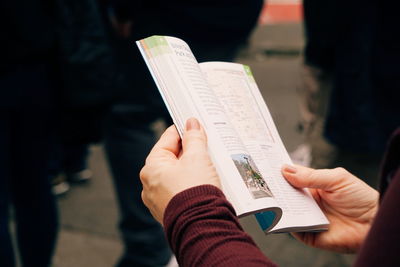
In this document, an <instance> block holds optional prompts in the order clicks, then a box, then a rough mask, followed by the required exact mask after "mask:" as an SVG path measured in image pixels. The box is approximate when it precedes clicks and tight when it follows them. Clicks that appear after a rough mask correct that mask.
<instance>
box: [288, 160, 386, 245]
mask: <svg viewBox="0 0 400 267" xmlns="http://www.w3.org/2000/svg"><path fill="white" fill-rule="evenodd" d="M282 174H283V176H284V177H285V178H286V180H287V181H288V182H289V183H290V184H292V185H293V186H294V187H297V188H309V189H310V192H311V194H312V196H313V197H314V199H315V200H316V202H317V203H318V205H319V206H320V208H321V209H322V211H323V212H324V213H325V215H326V216H327V218H328V220H329V222H330V225H329V229H328V231H325V232H319V233H312V232H307V233H293V235H294V236H295V237H296V238H297V239H299V240H301V241H302V242H304V243H305V244H307V245H309V246H312V247H317V248H322V249H328V250H332V251H337V252H347V253H349V252H356V251H357V250H358V249H359V247H360V246H361V244H362V243H363V242H364V239H365V237H366V235H367V233H368V231H369V229H370V227H371V224H372V221H373V220H374V217H375V214H376V212H377V209H378V200H379V193H378V192H377V191H376V190H375V189H373V188H372V187H370V186H368V185H367V184H366V183H364V182H363V181H362V180H360V179H359V178H357V177H355V176H354V175H352V174H351V173H349V172H348V171H346V170H345V169H343V168H336V169H321V170H315V169H310V168H306V167H302V166H289V165H285V166H283V168H282Z"/></svg>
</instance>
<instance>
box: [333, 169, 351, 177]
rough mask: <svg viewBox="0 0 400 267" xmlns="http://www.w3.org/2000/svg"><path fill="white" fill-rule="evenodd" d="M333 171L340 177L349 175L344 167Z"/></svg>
mask: <svg viewBox="0 0 400 267" xmlns="http://www.w3.org/2000/svg"><path fill="white" fill-rule="evenodd" d="M333 171H334V172H335V173H336V174H337V175H339V176H347V175H348V174H349V172H348V171H347V170H346V169H345V168H342V167H337V168H334V169H333Z"/></svg>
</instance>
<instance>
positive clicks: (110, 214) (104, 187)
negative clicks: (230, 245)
mask: <svg viewBox="0 0 400 267" xmlns="http://www.w3.org/2000/svg"><path fill="white" fill-rule="evenodd" d="M302 47H303V35H302V27H301V25H300V24H281V25H272V26H271V25H269V26H260V27H259V28H258V29H257V30H256V31H255V33H254V35H253V37H252V39H251V42H250V45H249V47H248V48H247V49H246V50H245V51H243V52H242V53H241V55H240V57H239V59H238V61H239V62H241V63H244V64H247V65H249V66H250V67H251V68H252V70H253V74H254V77H255V79H256V81H257V83H258V86H259V87H260V89H261V91H262V93H263V95H264V98H265V101H266V103H267V105H268V107H269V109H270V111H271V113H272V116H273V118H274V120H275V122H276V124H277V127H278V130H279V132H280V134H281V136H282V139H283V142H284V143H285V145H286V148H287V149H288V151H291V150H293V149H294V148H295V147H296V146H297V145H299V144H300V143H301V142H302V136H301V135H300V134H299V133H298V132H297V130H296V125H297V123H298V119H299V112H298V107H297V99H296V86H297V85H298V83H299V78H300V77H299V74H300V67H301V62H302V61H301V50H302ZM90 168H91V169H92V171H93V172H94V176H93V179H92V181H91V183H90V184H87V185H81V186H74V187H73V188H72V190H71V191H70V192H68V193H67V195H65V196H63V197H61V198H59V207H60V216H61V225H62V226H61V232H60V235H59V240H58V246H57V250H56V256H55V258H54V266H55V267H70V266H74V267H86V266H96V267H109V266H113V264H114V263H115V262H116V260H117V258H118V257H119V256H120V254H121V253H122V245H121V242H120V241H119V236H118V231H117V229H116V225H117V216H118V214H117V212H118V211H117V206H116V201H115V196H114V189H113V185H112V180H111V177H110V173H109V170H108V166H107V164H106V161H105V158H104V153H103V150H102V147H101V146H93V147H92V149H91V156H90ZM134 178H135V177H132V179H134ZM242 223H243V225H244V227H245V229H247V231H248V232H249V233H250V234H251V235H252V236H253V238H254V239H255V240H256V242H257V243H258V244H259V246H260V247H261V248H262V250H263V251H264V252H265V253H266V255H268V256H269V257H270V258H272V259H273V260H274V261H275V262H276V263H278V264H279V265H280V266H311V267H312V266H316V267H317V266H321V267H322V266H349V265H350V264H351V262H352V257H351V256H343V255H336V254H332V253H329V252H324V251H320V250H317V249H312V248H308V247H305V246H304V245H302V244H301V243H299V242H297V241H296V240H294V239H293V238H292V237H291V236H289V235H287V234H279V235H269V236H265V235H264V233H262V232H261V230H260V229H259V228H258V226H257V225H255V222H254V220H253V218H246V219H243V220H242Z"/></svg>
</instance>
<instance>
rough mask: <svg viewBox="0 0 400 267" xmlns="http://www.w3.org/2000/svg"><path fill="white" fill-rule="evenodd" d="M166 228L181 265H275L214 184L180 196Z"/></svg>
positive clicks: (168, 215) (170, 208)
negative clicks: (246, 231) (258, 245)
mask: <svg viewBox="0 0 400 267" xmlns="http://www.w3.org/2000/svg"><path fill="white" fill-rule="evenodd" d="M164 226H165V231H166V234H167V238H168V241H169V243H170V245H171V248H172V250H173V251H174V253H175V255H176V257H177V259H178V262H179V264H180V266H241V267H243V266H275V264H274V263H272V262H271V261H270V260H269V259H267V258H266V257H265V256H264V255H263V254H262V252H261V251H260V249H259V248H258V247H257V246H256V244H255V243H254V241H253V240H252V239H251V237H250V236H249V235H247V234H246V233H245V232H244V231H243V229H242V228H241V226H240V224H239V222H238V220H237V218H236V215H235V213H234V210H233V208H232V206H231V205H230V203H229V202H228V201H227V200H226V198H225V196H224V195H223V193H222V192H221V191H220V190H219V189H218V188H216V187H214V186H211V185H204V186H198V187H194V188H191V189H188V190H186V191H183V192H181V193H180V194H178V195H176V196H175V197H174V198H173V199H172V200H171V201H170V203H169V205H168V207H167V209H166V211H165V215H164Z"/></svg>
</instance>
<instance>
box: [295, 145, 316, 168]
mask: <svg viewBox="0 0 400 267" xmlns="http://www.w3.org/2000/svg"><path fill="white" fill-rule="evenodd" d="M289 156H290V158H291V159H292V161H293V163H294V164H297V165H301V166H305V167H310V166H311V160H312V157H311V146H310V145H308V144H301V145H299V146H298V147H297V148H296V149H295V150H294V151H292V152H291V153H289Z"/></svg>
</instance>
